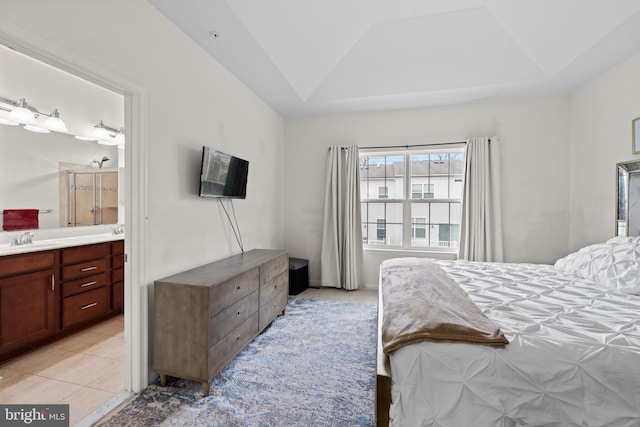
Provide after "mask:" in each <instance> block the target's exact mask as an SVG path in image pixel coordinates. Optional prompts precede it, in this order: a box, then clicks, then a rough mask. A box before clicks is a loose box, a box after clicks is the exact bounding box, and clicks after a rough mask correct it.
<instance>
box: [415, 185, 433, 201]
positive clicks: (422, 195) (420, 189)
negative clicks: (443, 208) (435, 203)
mask: <svg viewBox="0 0 640 427" xmlns="http://www.w3.org/2000/svg"><path fill="white" fill-rule="evenodd" d="M411 198H412V199H433V184H411Z"/></svg>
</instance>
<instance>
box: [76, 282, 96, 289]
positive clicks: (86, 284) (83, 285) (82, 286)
mask: <svg viewBox="0 0 640 427" xmlns="http://www.w3.org/2000/svg"><path fill="white" fill-rule="evenodd" d="M96 283H98V282H96V281H95V280H94V281H93V282H87V283H83V284H82V285H80V287H81V288H85V287H87V286H91V285H95V284H96Z"/></svg>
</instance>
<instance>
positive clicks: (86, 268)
mask: <svg viewBox="0 0 640 427" xmlns="http://www.w3.org/2000/svg"><path fill="white" fill-rule="evenodd" d="M97 269H98V267H96V266H95V265H94V266H93V267H85V268H83V269H81V270H80V271H91V270H97Z"/></svg>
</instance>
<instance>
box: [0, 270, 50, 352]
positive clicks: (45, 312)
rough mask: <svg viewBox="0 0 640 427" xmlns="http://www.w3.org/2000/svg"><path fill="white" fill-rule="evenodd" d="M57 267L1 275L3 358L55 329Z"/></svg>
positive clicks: (0, 328)
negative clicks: (4, 276) (15, 274)
mask: <svg viewBox="0 0 640 427" xmlns="http://www.w3.org/2000/svg"><path fill="white" fill-rule="evenodd" d="M53 280H54V270H53V269H49V270H44V271H37V272H35V273H27V274H20V275H18V276H13V277H7V278H4V279H0V359H1V358H2V356H6V355H8V354H10V353H12V352H14V351H15V350H17V349H23V348H28V347H29V345H30V344H31V343H35V342H37V341H39V340H41V339H43V338H46V337H47V336H49V335H51V334H53V333H54V332H56V327H55V313H54V306H55V286H56V285H55V283H54V281H53Z"/></svg>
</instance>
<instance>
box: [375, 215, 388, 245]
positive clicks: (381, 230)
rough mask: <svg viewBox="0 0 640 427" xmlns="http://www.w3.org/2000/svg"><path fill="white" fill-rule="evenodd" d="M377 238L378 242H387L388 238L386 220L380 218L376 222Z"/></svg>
mask: <svg viewBox="0 0 640 427" xmlns="http://www.w3.org/2000/svg"><path fill="white" fill-rule="evenodd" d="M376 224H377V227H376V238H377V239H378V240H385V239H386V238H387V223H386V221H385V220H384V219H380V218H378V219H377V220H376Z"/></svg>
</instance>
